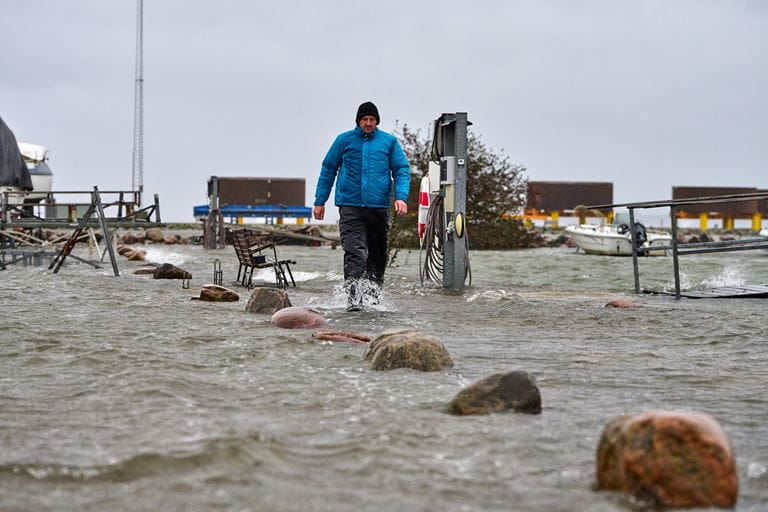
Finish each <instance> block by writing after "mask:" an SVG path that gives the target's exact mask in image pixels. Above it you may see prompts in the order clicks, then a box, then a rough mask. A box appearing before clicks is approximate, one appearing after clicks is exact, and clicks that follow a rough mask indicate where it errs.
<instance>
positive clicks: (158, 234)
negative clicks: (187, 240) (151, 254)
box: [144, 228, 165, 244]
mask: <svg viewBox="0 0 768 512" xmlns="http://www.w3.org/2000/svg"><path fill="white" fill-rule="evenodd" d="M144 236H145V237H146V239H147V240H151V241H152V242H155V243H156V244H160V243H163V240H164V239H165V235H164V234H163V230H162V229H160V228H149V229H148V230H146V231H145V232H144Z"/></svg>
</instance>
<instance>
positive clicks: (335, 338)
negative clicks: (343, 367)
mask: <svg viewBox="0 0 768 512" xmlns="http://www.w3.org/2000/svg"><path fill="white" fill-rule="evenodd" d="M309 339H310V341H317V342H320V343H328V344H331V345H333V344H336V343H345V344H352V345H358V344H360V343H368V342H370V341H371V337H370V336H366V335H365V334H360V333H359V332H354V331H341V330H339V329H318V330H317V331H315V332H313V333H312V336H310V337H309Z"/></svg>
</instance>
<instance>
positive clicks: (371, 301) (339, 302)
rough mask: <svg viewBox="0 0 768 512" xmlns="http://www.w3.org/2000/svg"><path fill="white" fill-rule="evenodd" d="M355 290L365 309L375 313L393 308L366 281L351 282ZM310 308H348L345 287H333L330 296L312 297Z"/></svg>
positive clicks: (381, 290)
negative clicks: (360, 297)
mask: <svg viewBox="0 0 768 512" xmlns="http://www.w3.org/2000/svg"><path fill="white" fill-rule="evenodd" d="M352 283H353V284H354V285H355V287H356V288H357V293H359V294H360V295H361V296H362V305H363V307H364V308H365V309H370V310H376V311H392V310H393V306H392V304H391V303H389V302H388V301H387V299H386V294H385V293H384V290H383V289H382V288H379V287H378V286H377V285H376V284H375V283H373V282H371V281H368V280H367V279H360V280H355V281H352ZM309 304H310V305H311V306H312V307H316V308H319V309H341V308H344V309H346V307H347V306H348V301H347V286H346V284H345V283H339V284H337V285H335V286H334V287H333V289H332V290H331V294H330V296H323V297H313V298H311V299H310V300H309Z"/></svg>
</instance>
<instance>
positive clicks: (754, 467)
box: [747, 462, 768, 478]
mask: <svg viewBox="0 0 768 512" xmlns="http://www.w3.org/2000/svg"><path fill="white" fill-rule="evenodd" d="M766 473H768V468H766V467H765V465H764V464H760V463H759V462H750V464H749V467H748V468H747V476H748V477H749V478H761V477H762V476H763V475H765V474H766Z"/></svg>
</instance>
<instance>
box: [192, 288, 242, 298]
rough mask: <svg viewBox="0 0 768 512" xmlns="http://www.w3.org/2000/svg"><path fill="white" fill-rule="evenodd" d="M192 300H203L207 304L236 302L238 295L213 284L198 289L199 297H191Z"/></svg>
mask: <svg viewBox="0 0 768 512" xmlns="http://www.w3.org/2000/svg"><path fill="white" fill-rule="evenodd" d="M192 300H204V301H208V302H237V301H239V300H240V295H238V294H237V293H236V292H233V291H232V290H230V289H229V288H224V287H223V286H218V285H215V284H204V285H203V287H202V288H201V289H200V296H199V297H192Z"/></svg>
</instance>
